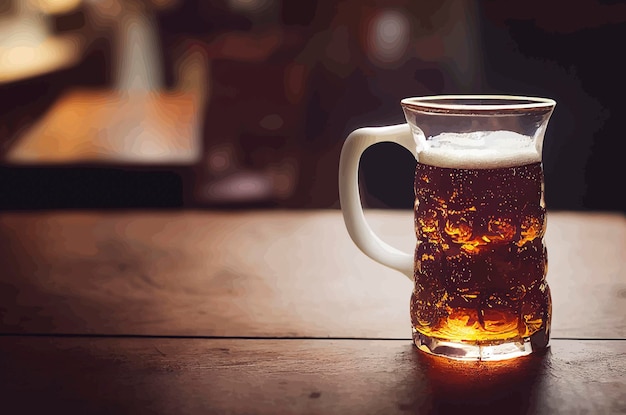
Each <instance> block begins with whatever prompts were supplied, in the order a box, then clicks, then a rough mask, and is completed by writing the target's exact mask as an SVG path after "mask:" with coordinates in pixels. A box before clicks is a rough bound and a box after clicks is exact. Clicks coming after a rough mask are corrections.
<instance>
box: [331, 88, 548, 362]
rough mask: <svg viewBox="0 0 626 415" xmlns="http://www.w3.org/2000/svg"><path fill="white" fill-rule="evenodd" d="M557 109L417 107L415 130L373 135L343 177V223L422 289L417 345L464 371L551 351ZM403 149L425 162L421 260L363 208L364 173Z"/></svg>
mask: <svg viewBox="0 0 626 415" xmlns="http://www.w3.org/2000/svg"><path fill="white" fill-rule="evenodd" d="M555 105H556V103H555V101H553V100H551V99H547V98H532V97H518V96H463V95H460V96H430V97H417V98H407V99H404V100H402V101H401V106H402V109H403V111H404V115H405V118H406V121H407V124H402V125H396V126H390V127H374V128H362V129H358V130H356V131H354V132H353V133H351V134H350V135H349V136H348V138H347V139H346V141H345V143H344V145H343V148H342V152H341V161H340V166H339V195H340V202H341V208H342V211H343V216H344V221H345V224H346V227H347V229H348V233H349V234H350V236H351V238H352V240H353V241H354V243H355V244H356V245H357V246H358V247H359V248H360V249H361V250H362V251H363V252H364V253H365V254H366V255H368V256H369V257H370V258H372V259H373V260H375V261H377V262H379V263H381V264H383V265H386V266H388V267H390V268H393V269H395V270H398V271H400V272H402V273H404V274H405V275H406V276H408V277H409V278H410V279H411V280H412V281H413V282H414V289H413V292H412V295H411V300H410V313H411V322H412V326H413V327H412V328H413V341H414V343H415V345H416V346H417V347H418V348H419V349H420V350H422V351H425V352H427V353H431V354H435V355H440V356H445V357H449V358H454V359H461V360H502V359H509V358H515V357H519V356H524V355H527V354H530V353H533V352H536V351H539V350H542V349H545V348H546V347H548V343H549V333H550V318H551V299H550V288H549V287H548V284H547V282H546V272H547V251H546V247H545V245H544V239H543V238H544V234H545V230H546V209H545V203H544V182H543V170H542V163H541V154H542V145H543V139H544V133H545V130H546V127H547V124H548V120H549V118H550V115H551V114H552V111H553V110H554V107H555ZM380 142H393V143H397V144H400V145H401V146H403V147H405V148H406V149H407V150H409V151H410V152H411V153H412V154H413V156H415V158H416V160H417V167H416V171H415V182H414V183H415V186H414V187H415V204H414V215H415V220H414V223H415V234H416V237H417V243H416V248H415V253H414V255H411V254H408V253H405V252H402V251H400V250H398V249H395V248H394V247H392V246H390V245H388V244H387V243H385V242H384V241H382V240H381V239H380V238H379V237H378V236H377V235H376V234H374V232H373V231H372V230H371V228H370V227H369V226H368V224H367V222H366V221H365V217H364V215H363V208H362V206H361V201H360V195H359V186H358V168H359V160H360V157H361V154H362V153H363V152H364V151H365V150H366V149H367V148H368V147H369V146H371V145H373V144H376V143H380Z"/></svg>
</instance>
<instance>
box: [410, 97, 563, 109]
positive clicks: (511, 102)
mask: <svg viewBox="0 0 626 415" xmlns="http://www.w3.org/2000/svg"><path fill="white" fill-rule="evenodd" d="M489 102H491V103H489ZM400 104H401V105H402V106H403V107H405V108H408V109H413V110H426V111H428V110H431V111H471V112H476V111H478V112H480V111H499V110H525V109H539V108H552V107H554V106H555V105H556V101H555V100H553V99H551V98H542V97H532V96H523V95H494V94H480V95H426V96H418V97H410V98H404V99H402V100H401V101H400Z"/></svg>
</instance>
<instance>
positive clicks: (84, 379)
mask: <svg viewBox="0 0 626 415" xmlns="http://www.w3.org/2000/svg"><path fill="white" fill-rule="evenodd" d="M0 367H1V368H2V370H0V384H1V385H2V387H1V388H0V401H1V402H2V408H3V410H5V411H7V410H8V412H7V413H42V410H44V411H45V412H47V411H48V410H50V409H54V411H55V413H81V414H83V413H90V414H99V413H133V414H142V413H150V414H161V413H162V414H173V413H176V414H193V413H218V414H276V413H290V414H374V413H375V414H411V413H419V414H424V413H459V411H461V410H463V412H464V413H476V412H474V411H476V410H480V412H479V413H483V414H488V413H500V414H501V413H506V414H518V413H519V414H526V413H533V414H572V413H593V414H617V413H624V412H625V411H626V341H566V340H562V341H558V340H557V341H554V342H553V345H552V349H551V351H549V352H548V353H547V354H545V355H543V356H534V357H530V358H524V359H520V360H517V361H514V362H506V363H497V362H496V363H490V364H487V363H465V364H461V363H460V362H453V361H446V360H443V359H438V358H432V357H430V356H427V355H425V354H423V353H421V352H419V351H418V350H417V349H416V348H415V347H414V346H413V345H412V344H411V343H410V342H409V341H404V340H382V341H381V340H373V341H365V340H339V341H337V340H335V341H333V340H224V339H222V340H207V339H204V340H203V339H155V338H144V339H136V338H135V339H132V338H55V337H43V338H42V337H0Z"/></svg>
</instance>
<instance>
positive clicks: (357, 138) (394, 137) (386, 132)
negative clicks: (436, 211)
mask: <svg viewBox="0 0 626 415" xmlns="http://www.w3.org/2000/svg"><path fill="white" fill-rule="evenodd" d="M383 142H391V143H396V144H400V145H401V146H402V147H404V148H406V149H407V150H409V151H410V152H411V154H413V157H415V159H417V148H416V144H415V140H414V139H413V135H412V134H411V129H410V127H409V125H408V124H400V125H392V126H389V127H369V128H360V129H358V130H356V131H354V132H352V133H351V134H350V135H349V136H348V138H347V139H346V141H345V142H344V144H343V148H342V149H341V158H340V161H339V202H340V204H341V210H342V212H343V219H344V222H345V223H346V228H347V229H348V233H349V234H350V237H351V238H352V241H354V243H355V244H356V246H357V247H358V248H359V249H360V250H361V251H363V253H364V254H365V255H367V256H369V257H370V258H372V259H373V260H374V261H376V262H379V263H380V264H383V265H385V266H387V267H389V268H392V269H395V270H397V271H400V272H401V273H403V274H404V275H406V276H407V277H408V278H409V279H410V280H411V281H413V267H414V265H413V261H414V257H413V255H411V254H408V253H406V252H402V251H400V250H399V249H396V248H394V247H393V246H391V245H389V244H387V243H386V242H384V241H383V240H381V239H380V238H379V237H378V235H376V234H375V233H374V231H373V230H372V229H371V228H370V226H369V225H368V224H367V221H366V220H365V215H364V214H363V206H362V205H361V195H360V193H359V162H360V161H361V155H362V154H363V152H364V151H365V150H366V149H367V148H368V147H370V146H372V145H374V144H377V143H383Z"/></svg>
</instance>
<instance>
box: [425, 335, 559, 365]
mask: <svg viewBox="0 0 626 415" xmlns="http://www.w3.org/2000/svg"><path fill="white" fill-rule="evenodd" d="M413 342H414V343H415V345H416V346H417V348H418V349H420V350H421V351H423V352H426V353H429V354H432V355H435V356H442V357H446V358H449V359H456V360H469V361H494V360H507V359H514V358H517V357H522V356H527V355H529V354H531V353H534V352H538V351H541V350H545V349H546V348H547V347H549V335H548V333H547V331H546V330H540V331H538V332H537V333H535V334H533V335H532V336H529V337H523V338H520V339H515V340H509V341H505V342H502V343H493V342H488V343H487V342H485V343H465V342H453V341H447V340H442V339H437V338H434V337H429V336H426V335H424V334H421V333H420V332H418V331H415V330H414V331H413Z"/></svg>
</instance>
